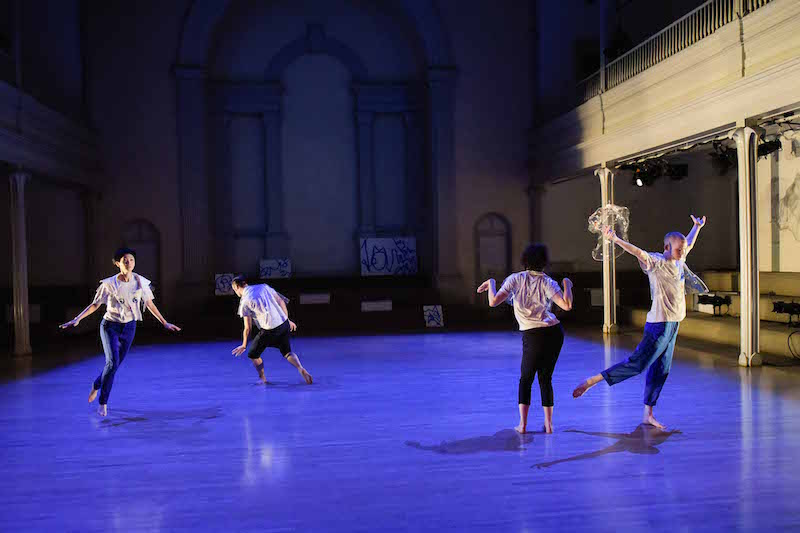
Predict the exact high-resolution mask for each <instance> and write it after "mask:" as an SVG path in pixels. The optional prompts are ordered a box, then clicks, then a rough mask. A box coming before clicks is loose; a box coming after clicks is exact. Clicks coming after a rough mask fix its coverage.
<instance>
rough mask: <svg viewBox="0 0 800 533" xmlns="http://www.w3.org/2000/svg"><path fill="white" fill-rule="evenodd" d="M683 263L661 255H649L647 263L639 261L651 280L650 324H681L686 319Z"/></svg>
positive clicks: (648, 315) (648, 319)
mask: <svg viewBox="0 0 800 533" xmlns="http://www.w3.org/2000/svg"><path fill="white" fill-rule="evenodd" d="M683 263H684V261H683V260H681V261H670V260H667V259H664V254H660V253H648V254H647V260H646V261H644V262H643V261H639V266H640V267H642V270H643V271H644V272H645V274H647V277H648V279H649V280H650V298H651V299H652V300H653V305H652V306H651V307H650V312H649V313H647V321H648V322H680V321H681V320H683V319H684V318H686V296H685V292H684V272H683Z"/></svg>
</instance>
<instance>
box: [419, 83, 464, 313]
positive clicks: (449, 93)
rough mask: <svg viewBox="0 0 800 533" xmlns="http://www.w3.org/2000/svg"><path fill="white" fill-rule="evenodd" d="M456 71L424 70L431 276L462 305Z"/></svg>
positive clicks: (451, 299)
mask: <svg viewBox="0 0 800 533" xmlns="http://www.w3.org/2000/svg"><path fill="white" fill-rule="evenodd" d="M455 83H456V70H455V69H452V68H432V69H429V70H428V98H429V105H430V113H431V120H430V127H431V131H430V142H431V185H432V197H433V202H432V204H433V205H432V206H431V211H432V214H433V222H434V223H433V230H434V239H435V240H434V265H433V266H434V276H435V281H436V286H437V288H438V289H439V292H440V294H441V295H442V298H443V299H444V300H445V301H446V302H447V301H449V302H465V301H467V296H466V295H467V293H466V291H465V289H466V287H465V286H464V279H463V276H462V274H461V272H460V270H459V267H458V226H457V220H456V213H457V212H458V208H457V205H456V199H457V195H456V179H455V164H454V155H453V151H454V131H453V121H454V111H453V100H454V92H455Z"/></svg>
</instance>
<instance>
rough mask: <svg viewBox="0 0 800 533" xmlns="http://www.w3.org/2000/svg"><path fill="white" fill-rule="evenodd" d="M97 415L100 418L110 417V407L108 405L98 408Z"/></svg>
mask: <svg viewBox="0 0 800 533" xmlns="http://www.w3.org/2000/svg"><path fill="white" fill-rule="evenodd" d="M97 414H98V415H100V416H106V415H108V406H107V405H101V406H100V407H98V408H97Z"/></svg>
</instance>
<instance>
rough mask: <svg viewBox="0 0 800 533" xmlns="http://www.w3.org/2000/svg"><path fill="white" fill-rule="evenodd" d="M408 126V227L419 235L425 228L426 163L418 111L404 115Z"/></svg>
mask: <svg viewBox="0 0 800 533" xmlns="http://www.w3.org/2000/svg"><path fill="white" fill-rule="evenodd" d="M403 120H404V122H405V125H406V225H407V227H408V228H409V231H410V232H411V233H412V234H414V235H418V234H419V233H421V232H422V231H423V229H424V227H425V217H424V213H425V211H424V210H425V196H426V195H425V161H424V158H423V153H422V145H423V140H424V139H423V130H422V125H421V123H420V116H419V113H418V112H417V111H406V112H405V113H403Z"/></svg>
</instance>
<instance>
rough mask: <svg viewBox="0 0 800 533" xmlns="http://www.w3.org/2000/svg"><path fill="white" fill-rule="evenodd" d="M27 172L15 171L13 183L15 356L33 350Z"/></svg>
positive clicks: (12, 227) (12, 259) (12, 178)
mask: <svg viewBox="0 0 800 533" xmlns="http://www.w3.org/2000/svg"><path fill="white" fill-rule="evenodd" d="M30 177H31V176H30V174H28V173H27V172H22V171H20V172H14V173H13V174H11V176H10V183H11V262H12V285H13V293H14V300H13V314H14V355H25V354H29V353H31V334H30V314H29V308H28V241H27V237H26V234H25V183H26V182H27V181H28V180H29V179H30Z"/></svg>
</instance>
